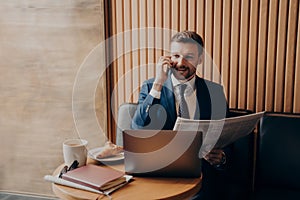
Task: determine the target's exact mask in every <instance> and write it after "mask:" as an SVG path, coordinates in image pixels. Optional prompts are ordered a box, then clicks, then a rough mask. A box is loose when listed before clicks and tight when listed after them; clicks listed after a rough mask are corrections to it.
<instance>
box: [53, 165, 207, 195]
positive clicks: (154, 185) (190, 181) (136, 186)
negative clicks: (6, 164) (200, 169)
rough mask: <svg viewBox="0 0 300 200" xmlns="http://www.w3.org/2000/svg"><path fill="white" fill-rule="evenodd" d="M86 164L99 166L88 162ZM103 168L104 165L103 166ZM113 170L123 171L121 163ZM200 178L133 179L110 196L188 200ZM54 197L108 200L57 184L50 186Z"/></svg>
mask: <svg viewBox="0 0 300 200" xmlns="http://www.w3.org/2000/svg"><path fill="white" fill-rule="evenodd" d="M88 163H92V164H97V165H101V164H100V163H97V162H95V161H92V160H89V161H88ZM103 166H105V165H103ZM62 167H63V165H61V166H59V167H58V168H57V169H56V170H55V172H54V174H58V173H59V172H60V170H61V169H62ZM113 167H114V168H117V169H120V170H123V171H124V164H123V163H115V164H114V166H113ZM201 182H202V177H200V178H163V177H134V178H133V181H131V182H130V183H129V184H127V185H125V186H124V187H122V188H120V189H119V190H117V191H115V192H113V193H112V194H111V195H110V196H111V197H112V199H113V200H118V199H122V200H124V199H125V200H126V199H130V200H134V199H138V200H140V199H149V200H150V199H172V200H174V199H178V200H182V199H189V198H191V197H192V196H194V195H195V194H196V193H197V192H198V191H199V190H200V188H201ZM52 189H53V192H54V193H55V195H57V197H59V198H61V199H68V200H74V199H76V200H81V199H95V200H96V199H109V198H108V197H106V196H104V195H101V194H96V193H92V192H87V191H84V190H79V189H75V188H71V187H67V186H62V185H58V184H54V183H53V184H52Z"/></svg>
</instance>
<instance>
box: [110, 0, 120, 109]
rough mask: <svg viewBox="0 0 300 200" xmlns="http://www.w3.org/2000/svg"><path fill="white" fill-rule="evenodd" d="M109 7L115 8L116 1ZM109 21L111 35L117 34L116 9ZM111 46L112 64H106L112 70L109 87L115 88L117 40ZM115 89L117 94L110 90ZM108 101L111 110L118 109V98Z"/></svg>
mask: <svg viewBox="0 0 300 200" xmlns="http://www.w3.org/2000/svg"><path fill="white" fill-rule="evenodd" d="M111 7H112V8H116V0H112V1H111ZM111 20H112V25H111V30H112V33H116V32H117V23H116V21H117V16H116V9H112V12H111ZM111 45H112V47H111V48H112V49H111V50H112V53H113V54H112V59H110V60H109V62H112V63H108V64H111V66H112V68H113V73H114V74H113V75H114V76H112V77H110V78H111V80H112V81H113V83H112V84H110V85H113V86H115V85H116V83H117V82H118V76H117V75H118V67H117V66H118V60H117V59H116V58H117V56H118V55H117V45H118V44H117V40H116V39H112V42H111ZM113 89H115V92H116V94H119V88H117V87H116V88H112V90H113ZM108 94H111V91H109V92H108ZM109 98H110V97H109ZM110 101H112V105H113V108H111V109H113V110H115V111H116V110H117V109H118V105H119V103H118V98H110Z"/></svg>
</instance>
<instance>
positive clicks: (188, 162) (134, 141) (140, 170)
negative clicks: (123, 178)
mask: <svg viewBox="0 0 300 200" xmlns="http://www.w3.org/2000/svg"><path fill="white" fill-rule="evenodd" d="M123 144H124V157H125V161H124V164H125V171H126V173H128V174H134V175H140V176H165V177H199V176H200V175H201V158H200V156H199V150H200V147H201V145H202V132H197V131H173V130H124V131H123Z"/></svg>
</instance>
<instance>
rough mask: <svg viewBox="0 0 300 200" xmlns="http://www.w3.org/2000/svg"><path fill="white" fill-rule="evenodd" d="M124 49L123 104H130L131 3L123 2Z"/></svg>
mask: <svg viewBox="0 0 300 200" xmlns="http://www.w3.org/2000/svg"><path fill="white" fill-rule="evenodd" d="M123 9H124V49H125V52H124V53H125V58H124V59H125V62H124V69H125V77H124V79H123V80H124V82H125V83H124V84H125V102H131V101H132V100H133V99H132V74H131V67H132V54H131V52H130V50H132V32H131V31H130V30H131V29H132V21H131V20H128V19H131V18H132V17H131V15H132V12H131V10H132V9H131V1H124V7H123Z"/></svg>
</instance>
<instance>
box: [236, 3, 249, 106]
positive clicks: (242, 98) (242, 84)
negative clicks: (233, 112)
mask: <svg viewBox="0 0 300 200" xmlns="http://www.w3.org/2000/svg"><path fill="white" fill-rule="evenodd" d="M241 13H242V14H241V15H240V16H241V19H240V20H241V22H240V23H241V29H240V32H241V33H240V44H239V45H240V47H239V49H240V50H239V52H240V53H239V72H238V79H239V80H238V85H239V87H238V107H239V108H245V107H246V103H247V102H246V98H247V62H248V50H249V49H248V43H249V41H248V38H249V35H248V33H249V29H248V28H249V1H242V2H241Z"/></svg>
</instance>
